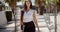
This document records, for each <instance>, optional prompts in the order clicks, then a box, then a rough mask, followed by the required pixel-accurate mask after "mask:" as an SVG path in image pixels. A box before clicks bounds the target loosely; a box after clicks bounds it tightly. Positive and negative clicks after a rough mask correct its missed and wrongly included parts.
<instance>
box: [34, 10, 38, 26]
mask: <svg viewBox="0 0 60 32" xmlns="http://www.w3.org/2000/svg"><path fill="white" fill-rule="evenodd" d="M33 20H34V24H35V26H36V27H38V22H37V19H36V14H35V11H34V12H33Z"/></svg>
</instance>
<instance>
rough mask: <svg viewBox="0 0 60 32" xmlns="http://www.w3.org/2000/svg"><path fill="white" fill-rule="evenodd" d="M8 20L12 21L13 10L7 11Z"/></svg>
mask: <svg viewBox="0 0 60 32" xmlns="http://www.w3.org/2000/svg"><path fill="white" fill-rule="evenodd" d="M6 18H7V21H12V11H6Z"/></svg>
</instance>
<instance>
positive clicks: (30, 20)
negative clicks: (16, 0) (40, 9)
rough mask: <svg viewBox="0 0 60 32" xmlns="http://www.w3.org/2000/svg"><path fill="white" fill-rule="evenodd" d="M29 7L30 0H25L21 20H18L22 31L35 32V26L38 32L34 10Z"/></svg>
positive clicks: (30, 4) (30, 5)
mask: <svg viewBox="0 0 60 32" xmlns="http://www.w3.org/2000/svg"><path fill="white" fill-rule="evenodd" d="M31 8H32V3H31V1H30V0H26V1H25V4H24V10H23V11H24V12H22V13H21V22H20V23H21V30H22V31H24V32H35V27H37V28H38V32H39V27H38V23H37V19H36V15H35V11H34V10H32V9H31ZM22 15H23V16H22ZM23 26H24V29H23Z"/></svg>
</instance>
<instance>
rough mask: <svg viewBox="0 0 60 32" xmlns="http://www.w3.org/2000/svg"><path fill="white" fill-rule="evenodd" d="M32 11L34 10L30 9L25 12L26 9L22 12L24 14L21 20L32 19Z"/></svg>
mask: <svg viewBox="0 0 60 32" xmlns="http://www.w3.org/2000/svg"><path fill="white" fill-rule="evenodd" d="M33 12H34V10H32V9H30V10H29V11H28V12H27V13H26V11H25V12H24V16H23V22H30V21H33V16H32V15H33Z"/></svg>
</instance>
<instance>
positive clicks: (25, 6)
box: [24, 0, 32, 10]
mask: <svg viewBox="0 0 60 32" xmlns="http://www.w3.org/2000/svg"><path fill="white" fill-rule="evenodd" d="M29 2H30V9H32V2H31V1H30V0H29ZM24 9H25V10H27V5H26V1H25V4H24Z"/></svg>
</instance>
